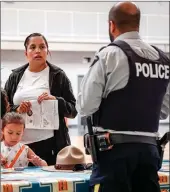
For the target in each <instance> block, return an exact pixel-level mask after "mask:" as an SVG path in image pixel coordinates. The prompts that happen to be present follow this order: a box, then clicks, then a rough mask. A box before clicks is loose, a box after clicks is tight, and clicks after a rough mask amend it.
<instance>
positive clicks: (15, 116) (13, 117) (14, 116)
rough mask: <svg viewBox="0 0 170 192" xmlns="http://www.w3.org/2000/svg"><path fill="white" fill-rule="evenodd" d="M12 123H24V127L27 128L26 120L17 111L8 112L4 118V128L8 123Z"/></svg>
mask: <svg viewBox="0 0 170 192" xmlns="http://www.w3.org/2000/svg"><path fill="white" fill-rule="evenodd" d="M11 123H16V124H21V125H24V128H25V120H24V118H23V117H22V115H21V114H19V113H16V112H9V113H6V114H5V115H4V117H3V118H2V129H4V127H5V126H6V125H7V124H11Z"/></svg>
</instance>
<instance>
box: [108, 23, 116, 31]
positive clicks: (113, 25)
mask: <svg viewBox="0 0 170 192" xmlns="http://www.w3.org/2000/svg"><path fill="white" fill-rule="evenodd" d="M109 25H110V27H109V28H110V32H111V34H113V33H114V31H115V29H116V25H115V23H114V21H109Z"/></svg>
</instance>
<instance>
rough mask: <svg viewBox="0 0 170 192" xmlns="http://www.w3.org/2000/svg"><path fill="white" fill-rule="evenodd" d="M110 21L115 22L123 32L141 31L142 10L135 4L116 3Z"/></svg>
mask: <svg viewBox="0 0 170 192" xmlns="http://www.w3.org/2000/svg"><path fill="white" fill-rule="evenodd" d="M109 21H113V22H114V23H115V25H116V27H117V28H118V29H119V30H120V31H122V32H125V31H128V30H129V31H132V30H136V29H139V24H140V9H139V8H138V7H137V5H136V4H135V3H133V2H128V1H126V2H119V3H116V4H115V5H114V6H113V7H112V8H111V9H110V12H109Z"/></svg>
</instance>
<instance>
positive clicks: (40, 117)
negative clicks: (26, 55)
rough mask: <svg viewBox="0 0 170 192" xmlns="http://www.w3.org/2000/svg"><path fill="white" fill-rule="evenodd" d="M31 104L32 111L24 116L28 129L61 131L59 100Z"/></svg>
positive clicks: (32, 102)
mask: <svg viewBox="0 0 170 192" xmlns="http://www.w3.org/2000/svg"><path fill="white" fill-rule="evenodd" d="M30 102H31V111H30V112H29V113H28V114H27V113H25V114H23V117H24V119H25V128H26V129H52V130H58V129H59V115H58V100H44V101H42V102H41V104H39V103H38V102H37V101H30Z"/></svg>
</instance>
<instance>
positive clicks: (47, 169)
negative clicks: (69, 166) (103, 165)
mask: <svg viewBox="0 0 170 192" xmlns="http://www.w3.org/2000/svg"><path fill="white" fill-rule="evenodd" d="M41 169H42V170H43V171H49V172H64V173H77V172H79V173H80V172H81V173H91V170H83V171H72V170H63V169H62V170H61V169H55V167H54V165H52V166H47V167H42V168H41Z"/></svg>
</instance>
